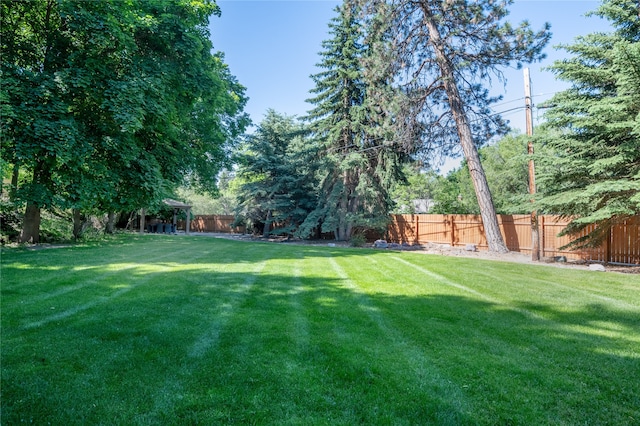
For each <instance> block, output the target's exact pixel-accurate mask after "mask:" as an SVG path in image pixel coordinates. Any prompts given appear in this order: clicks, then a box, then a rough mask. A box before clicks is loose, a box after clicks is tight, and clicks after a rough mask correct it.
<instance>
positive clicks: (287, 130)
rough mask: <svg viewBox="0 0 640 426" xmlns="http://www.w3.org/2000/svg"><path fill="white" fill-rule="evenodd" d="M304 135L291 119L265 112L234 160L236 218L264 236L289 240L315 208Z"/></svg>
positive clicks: (310, 159) (312, 168) (310, 160)
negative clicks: (237, 204)
mask: <svg viewBox="0 0 640 426" xmlns="http://www.w3.org/2000/svg"><path fill="white" fill-rule="evenodd" d="M304 133H305V132H304V126H303V125H302V124H300V123H299V122H297V121H296V120H295V119H294V118H293V117H290V116H285V115H282V114H279V113H277V112H276V111H274V110H269V111H268V112H267V115H266V116H265V118H264V120H263V121H262V122H261V123H260V124H259V125H258V128H257V129H256V131H255V132H254V133H253V134H252V135H249V136H248V137H247V140H246V142H245V144H244V145H243V149H242V151H241V152H240V153H239V154H238V156H237V161H238V164H239V169H238V177H239V178H240V179H241V180H242V182H243V183H242V184H241V186H240V188H239V191H238V199H239V209H238V212H237V213H238V216H239V217H241V218H244V219H248V220H249V221H250V222H251V223H252V224H253V225H254V227H256V228H259V230H261V231H262V233H263V235H264V236H267V235H269V234H289V235H292V234H293V233H294V232H295V231H296V230H297V229H298V227H299V225H300V224H301V223H302V221H303V220H304V219H305V218H306V217H307V215H308V214H309V212H310V211H311V209H313V207H314V205H315V203H316V200H317V199H316V193H315V188H316V181H315V176H316V169H315V164H316V163H315V161H314V157H315V153H314V150H313V147H312V146H310V145H309V144H308V143H307V140H306V138H305V136H304ZM273 224H276V225H278V226H277V228H276V227H274V226H272V225H273Z"/></svg>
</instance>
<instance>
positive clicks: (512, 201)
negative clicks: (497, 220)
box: [432, 134, 542, 214]
mask: <svg viewBox="0 0 640 426" xmlns="http://www.w3.org/2000/svg"><path fill="white" fill-rule="evenodd" d="M527 138H528V137H527V136H524V135H518V134H509V135H507V136H505V137H503V138H501V139H499V140H498V141H496V142H495V143H493V144H490V145H487V146H484V147H482V148H480V149H479V154H480V158H481V159H482V164H483V167H484V170H485V174H486V176H487V182H488V184H489V187H490V188H491V192H492V194H495V195H494V197H493V200H494V204H495V207H496V212H497V213H498V214H525V213H529V212H530V211H531V196H530V195H529V173H528V161H529V158H530V157H529V155H528V153H527ZM541 153H542V150H540V154H541ZM541 155H542V154H541ZM433 192H434V208H433V210H432V211H433V213H440V214H446V213H450V214H451V213H455V214H479V213H480V206H479V205H478V201H477V199H476V197H475V193H474V189H473V183H472V182H471V176H470V174H469V169H468V167H467V166H466V164H464V162H463V164H462V165H461V166H460V167H458V168H456V169H454V170H452V171H451V172H449V174H448V175H447V176H446V177H442V176H440V177H439V178H438V180H437V181H436V182H435V184H434V189H433Z"/></svg>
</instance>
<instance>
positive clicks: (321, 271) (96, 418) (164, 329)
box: [1, 235, 640, 425]
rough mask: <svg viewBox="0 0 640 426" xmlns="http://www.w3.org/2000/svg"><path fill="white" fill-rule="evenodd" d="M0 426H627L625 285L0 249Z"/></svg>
mask: <svg viewBox="0 0 640 426" xmlns="http://www.w3.org/2000/svg"><path fill="white" fill-rule="evenodd" d="M1 274H2V275H1V290H2V299H1V309H2V310H1V320H2V335H1V338H2V342H1V343H2V345H1V348H2V359H1V361H2V383H1V385H2V387H1V391H2V396H1V398H2V419H1V423H2V424H3V425H13V424H20V423H22V422H24V423H33V424H39V425H43V424H54V425H74V424H78V425H87V424H105V425H113V424H121V425H144V424H161V425H172V424H175V425H184V424H278V425H281V424H304V425H316V424H331V425H334V424H342V425H353V424H376V425H380V424H382V425H384V424H387V425H403V424H407V425H409V424H438V425H439V424H451V425H459V424H488V425H507V424H519V425H542V424H553V425H559V424H567V425H577V424H594V425H596V424H597V425H601V424H611V425H624V424H636V425H637V424H640V276H637V275H624V274H617V273H598V272H589V271H577V270H571V269H560V268H554V267H549V266H542V265H541V266H538V265H520V264H511V263H502V262H491V261H481V260H474V259H463V258H452V257H442V256H429V255H422V254H418V253H405V252H393V251H372V250H367V249H342V248H336V247H325V246H322V247H319V246H299V245H288V244H273V243H271V244H261V243H246V242H236V241H229V240H220V239H211V238H206V237H184V236H182V237H180V236H133V235H130V236H123V237H119V238H118V239H116V240H114V241H111V242H107V243H101V244H96V245H91V246H72V247H66V248H55V249H54V248H52V249H42V250H34V251H30V250H26V249H5V250H3V252H2V271H1Z"/></svg>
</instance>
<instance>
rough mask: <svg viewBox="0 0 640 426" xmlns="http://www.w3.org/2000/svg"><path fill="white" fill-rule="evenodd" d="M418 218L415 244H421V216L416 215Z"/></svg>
mask: <svg viewBox="0 0 640 426" xmlns="http://www.w3.org/2000/svg"><path fill="white" fill-rule="evenodd" d="M414 217H415V218H416V237H415V238H414V239H413V240H414V243H415V244H420V216H418V215H415V216H414Z"/></svg>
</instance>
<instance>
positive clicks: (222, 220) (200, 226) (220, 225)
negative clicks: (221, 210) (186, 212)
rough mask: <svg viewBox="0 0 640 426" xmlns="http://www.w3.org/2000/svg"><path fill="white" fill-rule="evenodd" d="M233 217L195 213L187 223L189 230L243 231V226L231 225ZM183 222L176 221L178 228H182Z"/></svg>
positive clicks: (183, 226) (230, 232)
mask: <svg viewBox="0 0 640 426" xmlns="http://www.w3.org/2000/svg"><path fill="white" fill-rule="evenodd" d="M234 220H235V217H234V216H233V215H197V216H195V217H194V218H193V220H192V221H191V223H190V224H189V227H190V230H191V232H221V233H227V234H232V233H244V232H245V228H244V227H243V226H240V227H232V226H231V225H232V224H233V221H234ZM184 228H185V222H184V221H182V220H181V221H178V229H182V230H184Z"/></svg>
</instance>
